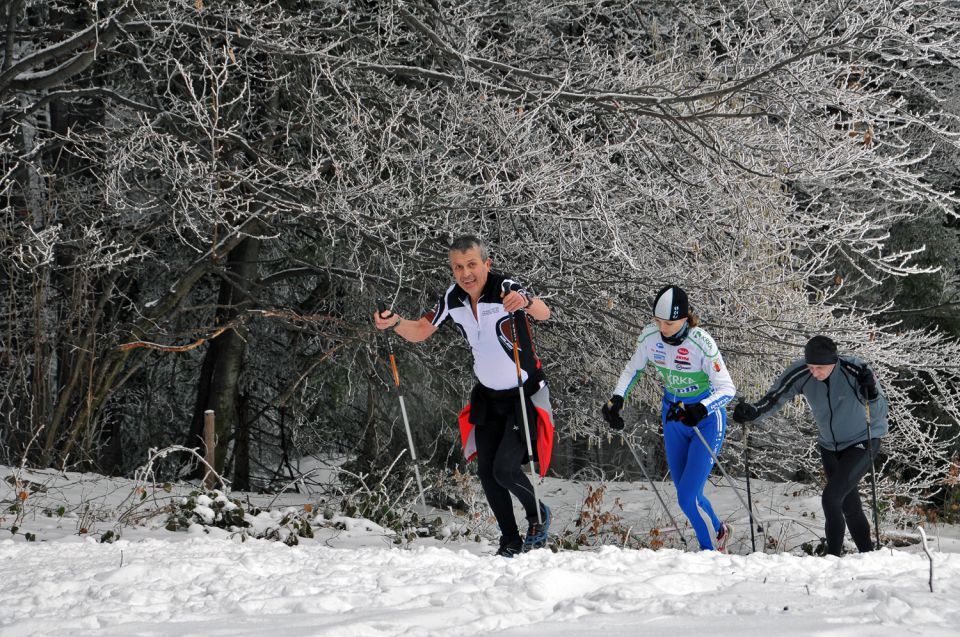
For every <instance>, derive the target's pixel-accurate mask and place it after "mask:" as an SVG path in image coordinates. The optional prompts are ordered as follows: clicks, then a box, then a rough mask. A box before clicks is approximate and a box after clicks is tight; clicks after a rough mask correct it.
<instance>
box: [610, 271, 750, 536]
mask: <svg viewBox="0 0 960 637" xmlns="http://www.w3.org/2000/svg"><path fill="white" fill-rule="evenodd" d="M647 363H653V366H654V367H655V368H656V369H657V371H658V372H660V376H661V377H662V378H663V384H664V391H663V401H662V405H661V407H662V411H661V418H662V421H663V442H664V446H665V448H666V454H667V465H668V466H669V467H670V473H671V474H672V475H673V482H674V484H675V485H676V487H677V500H678V501H679V504H680V508H681V509H683V513H684V515H686V516H687V519H689V520H690V524H691V525H692V526H693V530H694V531H695V532H696V534H697V541H698V542H699V543H700V548H702V549H713V548H716V549H717V550H719V551H725V550H726V543H727V540H728V539H729V536H730V529H729V528H728V527H727V525H726V524H724V523H723V522H721V521H720V518H718V517H717V514H716V513H714V511H713V506H712V505H711V504H710V501H709V500H707V498H706V497H705V496H704V494H703V487H704V485H705V484H706V482H707V477H708V476H709V475H710V470H711V469H712V468H713V456H711V455H710V452H709V451H708V450H707V449H706V447H705V446H704V445H703V443H702V442H701V441H700V440H698V439H697V438H698V436H697V435H696V432H694V431H693V428H694V427H696V428H697V429H698V430H699V431H700V433H701V434H702V435H703V437H704V439H705V440H706V441H707V444H709V445H710V446H711V448H712V449H713V452H714V453H715V454H719V453H720V446H721V445H722V444H723V438H724V434H725V433H726V429H727V412H726V410H725V409H724V405H726V404H727V403H728V402H730V400H731V399H733V397H734V395H735V394H736V388H735V387H734V385H733V380H732V379H731V378H730V373H729V372H728V371H727V367H726V365H725V364H724V362H723V356H721V355H720V350H719V349H718V348H717V344H716V343H715V342H714V340H713V338H712V337H711V336H710V335H709V334H708V333H707V332H706V331H705V330H704V329H703V328H701V327H698V326H697V316H696V315H695V314H693V313H692V312H690V309H689V305H688V302H687V294H686V293H685V292H684V291H683V290H682V289H680V288H678V287H677V286H675V285H668V286H667V287H665V288H663V289H662V290H660V292H659V293H658V294H657V297H656V299H655V300H654V302H653V323H651V324H649V325H647V327H645V328H644V330H643V332H641V333H640V338H638V339H637V349H636V351H635V352H634V353H633V356H632V357H631V358H630V360H629V362H627V364H626V366H625V367H624V369H623V373H622V374H620V380H619V381H618V382H617V386H616V388H615V389H614V390H613V396H611V398H610V400H609V401H607V403H606V404H605V405H604V406H603V408H602V410H601V411H602V413H603V418H604V420H606V421H607V423H609V425H610V427H612V428H613V429H623V418H622V417H621V416H620V410H621V409H622V408H623V401H624V399H625V398H627V397H628V396H629V395H630V390H632V389H633V386H634V384H635V383H636V382H637V380H638V379H639V378H640V375H641V374H642V373H643V370H644V368H645V367H646V366H647ZM701 510H702V511H703V512H704V513H706V514H707V516H708V517H709V518H710V521H711V523H712V529H711V528H708V527H707V525H706V524H705V523H704V521H703V516H702V515H701V513H700V511H701ZM714 537H716V543H714Z"/></svg>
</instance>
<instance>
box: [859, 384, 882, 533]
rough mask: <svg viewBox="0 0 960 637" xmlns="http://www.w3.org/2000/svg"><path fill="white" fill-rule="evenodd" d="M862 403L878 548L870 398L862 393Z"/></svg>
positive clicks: (875, 470)
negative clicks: (865, 419) (864, 411)
mask: <svg viewBox="0 0 960 637" xmlns="http://www.w3.org/2000/svg"><path fill="white" fill-rule="evenodd" d="M863 398H864V401H863V405H864V407H866V410H867V454H869V456H870V489H871V491H872V492H873V493H872V496H873V530H874V534H875V535H876V536H877V550H878V551H879V550H880V546H881V545H880V510H879V509H878V508H877V469H876V466H875V465H874V462H873V436H871V434H870V399H869V398H868V397H867V396H866V395H864V397H863Z"/></svg>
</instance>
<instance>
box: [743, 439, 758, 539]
mask: <svg viewBox="0 0 960 637" xmlns="http://www.w3.org/2000/svg"><path fill="white" fill-rule="evenodd" d="M743 470H744V472H745V473H746V474H747V505H748V506H749V507H750V510H751V511H753V498H752V497H751V495H750V427H749V425H747V423H743ZM750 548H751V549H752V550H753V552H754V553H756V552H757V536H756V534H755V533H754V531H753V520H751V521H750Z"/></svg>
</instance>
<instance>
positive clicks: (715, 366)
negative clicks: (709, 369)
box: [713, 361, 720, 372]
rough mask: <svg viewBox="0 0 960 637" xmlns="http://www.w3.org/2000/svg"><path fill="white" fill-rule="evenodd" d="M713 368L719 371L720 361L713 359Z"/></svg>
mask: <svg viewBox="0 0 960 637" xmlns="http://www.w3.org/2000/svg"><path fill="white" fill-rule="evenodd" d="M713 368H714V369H715V370H717V371H718V372H719V371H720V361H713Z"/></svg>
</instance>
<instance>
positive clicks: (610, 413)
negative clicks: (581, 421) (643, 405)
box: [600, 394, 623, 430]
mask: <svg viewBox="0 0 960 637" xmlns="http://www.w3.org/2000/svg"><path fill="white" fill-rule="evenodd" d="M621 409H623V396H617V395H616V394H614V395H613V396H611V397H610V400H608V401H607V402H605V403H604V404H603V407H601V408H600V413H601V414H603V419H604V420H606V421H607V424H608V425H610V428H611V429H617V430H620V429H623V417H621V416H620V410H621Z"/></svg>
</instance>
